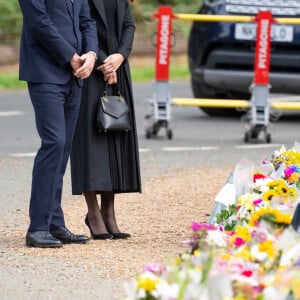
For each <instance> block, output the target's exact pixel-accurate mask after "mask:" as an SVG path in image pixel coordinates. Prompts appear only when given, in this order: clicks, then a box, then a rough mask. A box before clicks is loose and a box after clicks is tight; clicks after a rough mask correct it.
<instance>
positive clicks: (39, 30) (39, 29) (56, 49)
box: [19, 0, 76, 65]
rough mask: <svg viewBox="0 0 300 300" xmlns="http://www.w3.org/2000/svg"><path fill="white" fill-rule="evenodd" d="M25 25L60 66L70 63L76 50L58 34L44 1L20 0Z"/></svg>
mask: <svg viewBox="0 0 300 300" xmlns="http://www.w3.org/2000/svg"><path fill="white" fill-rule="evenodd" d="M19 3H20V7H21V10H22V13H23V18H24V23H26V25H27V26H28V29H29V30H30V31H31V33H32V35H33V36H34V38H35V39H37V40H38V41H39V42H40V43H41V44H42V45H43V46H44V47H45V48H47V49H48V50H49V52H51V53H52V55H53V57H54V58H55V59H56V60H57V62H58V63H59V64H60V65H65V64H67V63H69V62H70V60H71V58H72V56H73V55H74V54H75V52H76V50H75V49H74V48H73V47H72V45H70V43H68V42H67V41H66V40H65V39H64V38H63V37H62V36H61V34H60V33H59V32H58V30H57V29H56V27H55V26H54V24H53V22H52V21H51V19H50V17H49V15H48V13H47V12H46V8H45V2H44V0H19Z"/></svg>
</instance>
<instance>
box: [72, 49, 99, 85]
mask: <svg viewBox="0 0 300 300" xmlns="http://www.w3.org/2000/svg"><path fill="white" fill-rule="evenodd" d="M70 64H71V67H72V68H73V74H74V76H76V77H78V78H81V79H85V78H88V77H89V76H90V75H91V73H92V71H93V68H94V65H95V55H94V54H93V53H92V52H87V53H85V54H83V55H81V56H79V55H78V54H77V53H75V54H74V55H73V57H72V59H71V61H70Z"/></svg>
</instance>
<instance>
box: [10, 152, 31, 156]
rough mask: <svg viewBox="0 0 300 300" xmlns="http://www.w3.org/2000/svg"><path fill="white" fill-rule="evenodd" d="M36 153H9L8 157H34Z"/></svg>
mask: <svg viewBox="0 0 300 300" xmlns="http://www.w3.org/2000/svg"><path fill="white" fill-rule="evenodd" d="M35 155H36V152H26V153H10V154H8V156H11V157H35Z"/></svg>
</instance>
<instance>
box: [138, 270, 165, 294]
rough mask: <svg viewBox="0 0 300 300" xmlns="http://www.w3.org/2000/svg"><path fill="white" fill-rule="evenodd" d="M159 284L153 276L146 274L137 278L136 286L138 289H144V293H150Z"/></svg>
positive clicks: (157, 279) (158, 280)
mask: <svg viewBox="0 0 300 300" xmlns="http://www.w3.org/2000/svg"><path fill="white" fill-rule="evenodd" d="M159 282H160V279H159V278H157V277H155V276H154V275H152V276H150V275H148V274H142V275H139V276H138V278H137V286H138V288H140V289H144V290H145V291H146V292H151V291H153V290H154V289H155V288H156V285H157V284H158V283H159Z"/></svg>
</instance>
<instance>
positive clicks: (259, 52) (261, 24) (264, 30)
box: [244, 11, 273, 143]
mask: <svg viewBox="0 0 300 300" xmlns="http://www.w3.org/2000/svg"><path fill="white" fill-rule="evenodd" d="M256 22H257V31H256V32H257V33H256V43H255V62H254V80H253V84H252V86H251V93H252V95H251V99H250V106H251V110H250V129H249V130H248V131H246V133H245V138H244V140H245V142H249V141H250V140H251V139H257V138H258V135H259V133H260V132H261V131H264V133H265V141H266V142H267V143H270V142H271V135H270V133H268V132H267V127H268V125H269V118H270V116H269V115H270V109H269V89H270V85H269V69H270V46H271V25H272V22H273V19H272V13H271V12H270V11H260V12H259V13H258V16H257V18H256Z"/></svg>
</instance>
